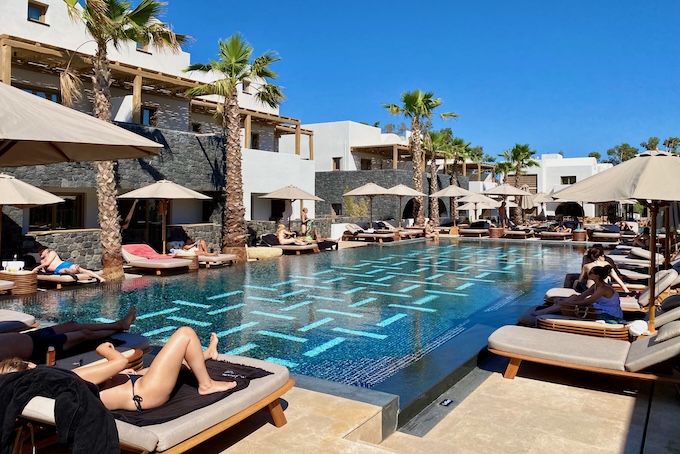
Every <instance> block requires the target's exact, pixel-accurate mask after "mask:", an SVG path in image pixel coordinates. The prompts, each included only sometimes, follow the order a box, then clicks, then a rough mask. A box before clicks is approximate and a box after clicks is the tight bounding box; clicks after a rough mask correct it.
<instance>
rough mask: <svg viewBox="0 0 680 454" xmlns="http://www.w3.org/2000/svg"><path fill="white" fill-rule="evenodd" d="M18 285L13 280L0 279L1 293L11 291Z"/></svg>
mask: <svg viewBox="0 0 680 454" xmlns="http://www.w3.org/2000/svg"><path fill="white" fill-rule="evenodd" d="M16 286H17V285H16V284H15V283H14V282H13V281H2V280H0V293H5V292H9V291H11V290H12V289H13V288H14V287H16Z"/></svg>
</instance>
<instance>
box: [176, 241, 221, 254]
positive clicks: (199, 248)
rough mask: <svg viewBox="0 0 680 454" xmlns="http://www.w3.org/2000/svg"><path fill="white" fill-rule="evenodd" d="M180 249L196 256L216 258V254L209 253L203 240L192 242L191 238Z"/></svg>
mask: <svg viewBox="0 0 680 454" xmlns="http://www.w3.org/2000/svg"><path fill="white" fill-rule="evenodd" d="M182 249H183V250H185V251H193V252H194V253H195V254H196V255H211V256H217V252H210V251H209V250H208V245H207V244H206V242H205V241H204V240H198V241H194V240H192V239H191V238H187V239H186V241H185V242H184V246H182Z"/></svg>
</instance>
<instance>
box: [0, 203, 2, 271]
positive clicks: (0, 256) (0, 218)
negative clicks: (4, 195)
mask: <svg viewBox="0 0 680 454" xmlns="http://www.w3.org/2000/svg"><path fill="white" fill-rule="evenodd" d="M1 258H2V205H0V259H1Z"/></svg>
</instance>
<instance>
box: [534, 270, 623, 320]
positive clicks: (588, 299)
mask: <svg viewBox="0 0 680 454" xmlns="http://www.w3.org/2000/svg"><path fill="white" fill-rule="evenodd" d="M609 273H611V266H609V265H607V266H596V267H593V268H592V269H591V270H590V271H589V273H588V279H591V280H592V281H593V285H592V287H590V288H589V289H588V290H586V291H585V292H583V293H581V294H579V295H572V296H570V297H568V298H563V299H559V300H557V302H556V303H555V304H553V305H552V306H549V307H546V308H544V309H540V310H536V311H533V312H532V313H531V315H543V314H559V313H560V312H562V308H563V307H569V306H572V307H573V306H574V305H578V306H592V307H594V308H595V309H599V310H601V311H602V313H601V314H600V315H598V318H601V319H603V320H621V319H623V311H622V310H621V301H620V300H619V294H618V293H617V292H616V290H614V289H613V288H612V287H611V286H610V285H608V284H606V283H605V279H606V278H607V276H609Z"/></svg>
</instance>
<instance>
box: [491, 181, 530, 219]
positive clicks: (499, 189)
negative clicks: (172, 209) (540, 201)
mask: <svg viewBox="0 0 680 454" xmlns="http://www.w3.org/2000/svg"><path fill="white" fill-rule="evenodd" d="M482 194H484V195H499V196H501V198H502V199H503V201H505V200H506V199H507V198H508V196H531V193H530V192H528V191H525V190H522V189H519V188H516V187H514V186H512V185H510V184H509V183H503V184H501V185H498V186H496V187H495V188H491V189H487V190H486V191H484V192H482ZM506 206H507V202H506ZM503 227H505V226H503Z"/></svg>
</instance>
